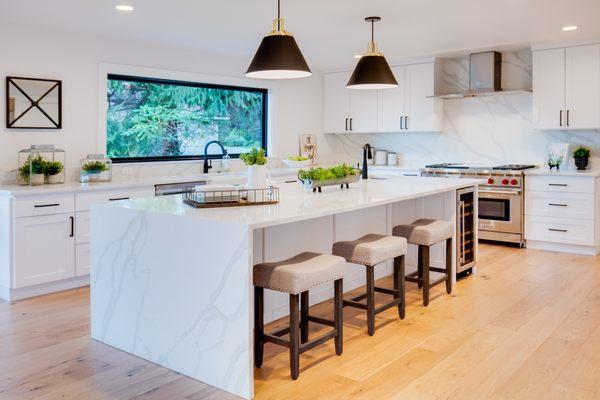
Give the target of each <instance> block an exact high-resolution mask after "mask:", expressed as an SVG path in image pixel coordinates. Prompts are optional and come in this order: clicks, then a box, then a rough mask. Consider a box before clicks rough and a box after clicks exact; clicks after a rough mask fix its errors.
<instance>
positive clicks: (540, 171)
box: [525, 168, 600, 177]
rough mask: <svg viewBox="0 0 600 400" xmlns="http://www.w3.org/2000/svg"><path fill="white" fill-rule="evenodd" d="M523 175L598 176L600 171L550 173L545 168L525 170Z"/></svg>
mask: <svg viewBox="0 0 600 400" xmlns="http://www.w3.org/2000/svg"><path fill="white" fill-rule="evenodd" d="M525 175H542V176H592V177H598V176H600V169H587V170H584V171H578V170H576V169H561V170H558V171H557V170H553V171H550V170H549V169H547V168H533V169H528V170H525Z"/></svg>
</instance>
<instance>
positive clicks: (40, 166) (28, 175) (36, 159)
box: [19, 155, 46, 186]
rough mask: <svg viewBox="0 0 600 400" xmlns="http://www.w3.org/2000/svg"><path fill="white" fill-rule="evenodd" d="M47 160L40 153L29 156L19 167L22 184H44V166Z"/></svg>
mask: <svg viewBox="0 0 600 400" xmlns="http://www.w3.org/2000/svg"><path fill="white" fill-rule="evenodd" d="M45 165H46V160H44V157H42V156H40V155H36V156H31V155H30V156H29V157H27V159H26V160H25V162H24V163H23V165H21V166H20V167H19V180H20V183H21V185H31V186H37V185H43V184H44V167H45Z"/></svg>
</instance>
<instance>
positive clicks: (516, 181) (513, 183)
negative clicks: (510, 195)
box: [510, 179, 519, 186]
mask: <svg viewBox="0 0 600 400" xmlns="http://www.w3.org/2000/svg"><path fill="white" fill-rule="evenodd" d="M518 183H519V181H518V180H516V179H513V180H511V181H510V184H511V185H513V186H514V185H516V184H518Z"/></svg>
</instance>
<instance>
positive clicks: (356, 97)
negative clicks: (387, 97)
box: [348, 89, 379, 133]
mask: <svg viewBox="0 0 600 400" xmlns="http://www.w3.org/2000/svg"><path fill="white" fill-rule="evenodd" d="M348 91H349V92H350V126H349V127H350V131H351V132H357V133H371V132H377V119H378V114H379V113H378V110H377V90H365V89H348Z"/></svg>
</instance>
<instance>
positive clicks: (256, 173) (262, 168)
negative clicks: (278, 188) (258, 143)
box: [240, 147, 269, 189]
mask: <svg viewBox="0 0 600 400" xmlns="http://www.w3.org/2000/svg"><path fill="white" fill-rule="evenodd" d="M240 158H241V159H242V161H243V162H244V164H246V165H247V166H248V185H247V188H248V189H263V188H266V187H267V186H268V184H267V182H268V180H269V170H268V169H267V157H265V151H264V150H263V149H258V148H256V147H254V148H253V149H252V150H250V152H249V153H244V154H242V155H240Z"/></svg>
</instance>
